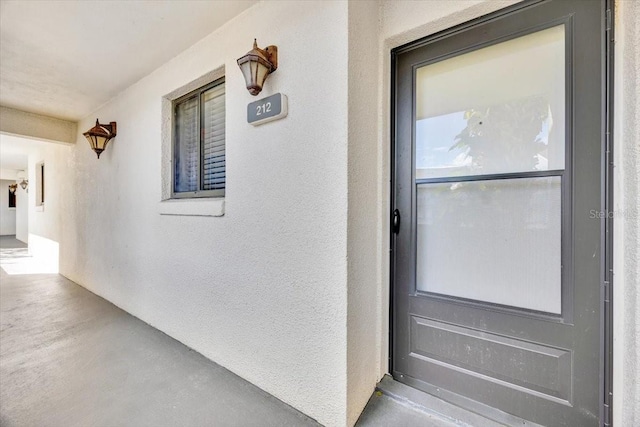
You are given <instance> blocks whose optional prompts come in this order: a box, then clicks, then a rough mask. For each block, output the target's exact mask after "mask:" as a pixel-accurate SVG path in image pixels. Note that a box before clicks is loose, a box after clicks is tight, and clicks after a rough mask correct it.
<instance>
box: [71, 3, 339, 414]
mask: <svg viewBox="0 0 640 427" xmlns="http://www.w3.org/2000/svg"><path fill="white" fill-rule="evenodd" d="M346 12H347V4H346V3H345V2H324V1H304V2H297V1H293V2H264V3H260V4H257V5H256V6H254V7H252V8H251V9H249V10H247V11H245V12H244V13H242V14H241V15H239V16H238V17H236V18H235V19H233V20H232V21H230V22H228V23H227V24H226V25H224V26H223V27H222V28H220V29H219V30H217V31H215V32H214V33H212V34H211V35H209V36H207V37H206V38H205V39H203V40H202V41H200V42H199V43H197V44H196V45H194V46H193V47H191V48H190V49H188V50H187V51H185V52H184V53H182V54H181V55H179V56H178V57H176V58H175V59H173V60H172V61H170V62H169V63H167V64H165V65H164V66H162V67H160V68H159V69H157V70H156V71H155V72H153V73H152V74H150V75H149V76H147V77H145V78H143V79H142V80H140V81H139V82H138V83H137V84H135V85H134V86H132V87H130V88H128V89H127V90H125V91H124V92H122V93H121V94H120V95H119V96H118V97H117V98H115V99H114V100H112V101H111V102H109V103H108V104H106V105H104V106H103V107H102V108H100V109H99V110H98V111H96V112H94V113H93V114H91V116H90V117H87V118H86V119H85V120H82V121H81V122H80V123H79V126H78V133H79V135H78V141H77V144H76V146H75V147H74V148H73V153H72V161H71V162H72V163H71V165H70V167H69V172H70V174H71V176H70V180H71V185H72V186H73V188H74V189H75V197H74V199H72V201H71V202H70V205H69V206H65V207H64V209H63V210H64V213H65V216H68V217H69V220H68V221H65V222H64V225H63V235H64V239H63V246H62V248H61V252H62V256H61V272H62V274H64V275H65V276H67V277H69V278H70V279H72V280H74V281H76V282H78V283H80V284H82V285H83V286H85V287H86V288H88V289H89V290H91V291H93V292H95V293H96V294H98V295H101V296H103V297H105V298H106V299H108V300H109V301H112V302H113V303H115V304H116V305H118V306H120V307H122V308H123V309H125V310H126V311H128V312H130V313H132V314H133V315H135V316H137V317H139V318H141V319H142V320H144V321H146V322H148V323H150V324H151V325H153V326H154V327H156V328H158V329H160V330H162V331H164V332H166V333H167V334H169V335H171V336H172V337H174V338H176V339H178V340H180V341H181V342H183V343H185V344H186V345H188V346H190V347H192V348H194V349H195V350H197V351H199V352H200V353H202V354H203V355H205V356H206V357H208V358H210V359H212V360H214V361H216V362H217V363H219V364H221V365H223V366H225V367H226V368H228V369H230V370H231V371H233V372H235V373H237V374H238V375H240V376H241V377H243V378H245V379H247V380H249V381H250V382H252V383H254V384H256V385H257V386H259V387H261V388H263V389H264V390H266V391H267V392H269V393H271V394H273V395H274V396H276V397H278V398H280V399H282V400H283V401H285V402H287V403H289V404H291V405H293V406H294V407H296V408H297V409H299V410H301V411H303V412H305V413H306V414H308V415H309V416H311V417H313V418H315V419H317V420H318V421H320V422H321V423H323V424H325V425H328V426H342V425H344V424H345V420H346V403H345V402H346V352H347V348H346V339H347V337H346V304H347V301H346V292H347V287H346V282H347V274H346V270H347V261H346V250H347V248H346V229H347V48H348V47H347V45H346V44H345V42H344V41H345V40H346V39H347V13H346ZM254 37H257V39H258V44H259V45H260V46H264V45H267V44H275V45H277V46H278V50H279V67H278V70H277V71H276V72H275V73H274V74H273V75H272V76H271V77H269V80H268V81H267V83H266V85H265V89H264V90H263V92H262V93H261V94H260V97H262V96H267V95H270V94H273V93H276V92H282V93H284V94H286V95H287V96H288V98H289V115H288V117H287V118H285V119H283V120H280V121H276V122H272V123H268V124H265V125H262V126H260V127H253V126H251V125H249V124H247V122H246V106H247V104H248V103H249V102H251V101H254V100H255V99H257V98H254V97H252V96H251V95H249V94H248V92H247V91H246V89H245V85H244V80H243V77H242V75H241V73H240V70H239V69H238V67H237V64H236V59H237V58H238V57H240V56H242V55H243V54H244V53H246V52H247V51H248V50H250V49H251V46H252V43H253V38H254ZM220 66H224V67H225V69H226V93H227V96H226V102H227V104H226V111H227V113H226V114H227V117H226V119H227V126H226V144H227V151H226V155H227V157H226V158H227V190H226V196H225V212H224V216H223V217H195V216H193V217H190V216H169V215H160V214H159V210H160V208H159V202H160V200H161V155H160V147H161V134H160V130H161V99H162V97H163V96H164V95H166V94H168V93H170V92H171V91H173V90H175V89H177V88H179V87H182V86H183V85H185V84H187V83H189V82H190V81H192V80H195V79H197V78H198V77H200V76H201V75H203V74H205V73H207V72H209V71H211V70H214V69H216V68H218V67H220ZM96 117H99V118H100V120H101V121H103V122H109V121H116V122H117V123H118V136H117V137H116V138H115V139H114V140H113V142H111V143H110V145H109V147H108V148H107V150H106V151H105V152H104V153H103V154H102V155H101V157H100V160H97V159H96V156H95V154H94V153H93V152H92V151H91V150H90V149H89V146H88V144H87V143H86V141H85V140H84V138H83V137H82V136H81V135H80V132H82V131H84V130H86V129H88V128H90V127H91V126H92V125H93V123H94V121H95V118H96ZM91 253H100V256H99V257H89V256H87V254H91Z"/></svg>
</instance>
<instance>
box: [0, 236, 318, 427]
mask: <svg viewBox="0 0 640 427" xmlns="http://www.w3.org/2000/svg"><path fill="white" fill-rule="evenodd" d="M29 258H30V257H29V255H28V253H27V249H26V248H25V245H24V244H23V243H22V242H19V241H17V240H15V239H12V238H7V237H2V267H3V268H2V269H0V271H1V272H0V282H1V287H0V301H1V302H0V307H1V314H0V319H1V336H0V384H1V387H0V416H1V418H0V425H2V426H6V427H11V426H54V427H58V426H66V427H71V426H180V425H183V426H205V425H206V426H212V425H237V426H240V425H242V426H315V425H318V424H317V423H316V422H314V421H313V420H311V419H309V418H308V417H306V416H304V415H303V414H301V413H299V412H298V411H296V410H294V409H293V408H291V407H290V406H288V405H285V404H284V403H282V402H281V401H279V400H277V399H276V398H274V397H273V396H270V395H269V394H267V393H265V392H263V391H262V390H260V389H259V388H257V387H255V386H253V385H251V384H250V383H248V382H246V381H244V380H243V379H241V378H239V377H237V376H236V375H234V374H233V373H231V372H229V371H228V370H226V369H224V368H222V367H221V366H219V365H217V364H215V363H213V362H211V361H209V360H207V359H206V358H204V357H203V356H202V355H200V354H198V353H197V352H195V351H192V350H191V349H189V348H187V347H186V346H184V345H182V344H181V343H179V342H178V341H176V340H174V339H172V338H170V337H169V336H167V335H165V334H163V333H162V332H160V331H158V330H156V329H155V328H153V327H151V326H149V325H147V324H146V323H144V322H142V321H140V320H138V319H136V318H135V317H133V316H131V315H129V314H127V313H125V312H124V311H122V310H120V309H119V308H117V307H116V306H114V305H112V304H110V303H109V302H107V301H105V300H104V299H102V298H100V297H98V296H96V295H94V294H92V293H91V292H89V291H87V290H85V289H83V288H82V287H80V286H78V285H77V284H75V283H73V282H71V281H69V280H67V279H65V278H64V277H62V276H60V275H58V274H13V275H11V274H7V272H6V271H5V268H7V267H8V266H13V267H15V265H16V264H19V263H20V262H21V261H22V262H23V263H24V262H29ZM7 270H9V271H11V269H10V268H7Z"/></svg>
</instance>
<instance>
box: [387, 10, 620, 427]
mask: <svg viewBox="0 0 640 427" xmlns="http://www.w3.org/2000/svg"><path fill="white" fill-rule="evenodd" d="M545 1H552V0H524V1H522V2H520V3H517V4H514V5H511V6H508V7H506V8H503V9H499V10H497V11H495V12H491V13H489V14H486V15H483V16H480V17H477V18H474V19H472V20H470V21H466V22H463V23H461V24H458V25H455V26H452V27H450V28H447V29H444V30H441V31H438V32H436V33H433V34H430V35H426V36H424V37H421V38H419V39H417V40H414V41H411V42H408V43H405V44H402V45H400V46H397V47H394V48H392V49H391V52H390V65H391V67H390V73H389V77H390V79H389V93H390V97H389V110H388V111H389V116H388V117H389V127H388V131H389V141H390V145H389V157H388V158H389V175H390V176H389V179H390V187H389V205H388V208H389V211H388V215H389V216H388V220H389V228H388V233H389V234H388V238H389V258H388V259H389V269H388V272H389V307H388V310H389V311H388V316H389V331H388V349H387V351H388V359H387V372H392V371H393V358H394V348H393V347H394V328H395V322H394V315H395V312H394V305H395V301H394V290H395V277H396V266H395V253H396V249H395V246H396V238H395V237H396V234H395V232H394V211H395V209H396V194H395V193H396V190H395V184H396V171H397V166H396V120H395V115H396V110H397V103H396V96H397V93H396V87H397V77H398V76H397V75H396V64H397V59H398V58H397V57H398V54H400V53H401V52H403V51H406V50H410V49H415V48H418V47H420V46H422V45H425V44H427V43H431V42H434V41H435V40H438V39H441V38H445V37H447V36H449V35H451V34H454V33H457V32H460V31H463V30H465V29H467V28H470V27H473V26H476V25H478V24H481V23H485V22H487V21H490V20H492V19H495V18H497V17H501V16H503V15H506V14H509V13H512V12H514V11H517V10H520V9H523V8H526V7H529V6H532V5H534V4H536V3H541V2H545ZM603 4H604V7H605V11H606V12H605V16H606V22H603V23H602V29H603V33H604V34H603V37H604V41H603V42H604V46H603V48H604V49H603V50H604V55H605V58H604V61H603V70H602V71H603V73H602V75H603V81H602V86H601V87H602V89H603V90H604V91H605V93H604V96H603V104H604V105H602V109H601V111H602V112H603V113H602V117H601V120H602V123H603V126H602V128H603V129H605V132H604V134H603V135H601V150H602V151H601V153H604V154H605V155H604V156H602V158H603V160H602V165H601V169H600V173H601V177H600V180H601V188H602V189H603V192H602V203H601V206H602V207H603V208H604V212H605V213H607V214H606V215H604V218H600V220H601V223H600V228H601V241H602V242H603V245H602V247H601V250H600V264H601V271H602V272H603V277H601V278H600V282H601V292H600V300H601V306H602V307H603V309H602V310H601V316H600V317H601V318H600V322H599V324H600V361H601V362H600V364H601V368H600V372H599V377H600V380H599V385H600V401H601V404H600V423H601V425H603V426H610V425H612V419H613V385H612V381H613V285H614V283H613V247H614V246H613V235H614V228H613V227H614V220H613V219H614V218H613V217H614V216H613V215H608V213H609V212H612V211H613V210H612V209H613V206H614V205H613V194H614V181H613V176H614V175H613V158H614V157H613V150H614V144H613V141H614V128H613V123H614V111H613V106H614V71H615V70H614V34H615V13H614V10H615V9H614V7H615V0H603ZM399 221H400V223H402V218H400V219H399ZM563 221H564V220H563ZM456 396H457V395H456ZM441 397H442V396H441ZM457 397H459V398H460V399H459V400H457V399H451V400H452V403H462V402H463V401H464V402H465V403H467V404H469V403H472V404H473V406H474V407H475V409H476V410H477V411H478V412H480V413H481V414H483V415H486V416H488V417H491V418H496V417H497V418H502V417H501V416H500V414H503V413H502V411H500V410H498V409H495V408H491V407H487V406H486V405H484V404H481V403H479V402H476V401H473V400H471V399H468V398H466V397H462V396H457ZM445 400H446V398H445Z"/></svg>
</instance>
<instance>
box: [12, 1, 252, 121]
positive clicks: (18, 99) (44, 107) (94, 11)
mask: <svg viewBox="0 0 640 427" xmlns="http://www.w3.org/2000/svg"><path fill="white" fill-rule="evenodd" d="M254 3H255V1H253V0H252V1H240V0H231V1H221V0H218V1H191V0H168V1H165V0H150V1H140V0H130V1H99V0H84V1H82V0H69V1H14V0H2V1H1V2H0V104H1V105H4V106H7V107H12V108H17V109H20V110H24V111H28V112H33V113H38V114H44V115H47V116H52V117H57V118H61V119H67V120H72V121H77V120H79V119H81V118H84V117H86V116H87V115H89V114H90V113H91V112H93V111H94V110H95V109H96V108H98V107H99V106H100V105H102V104H104V103H105V102H107V101H108V100H109V99H111V98H113V97H114V96H115V95H117V94H118V93H119V92H121V91H122V90H124V89H125V88H127V87H128V86H130V85H131V84H133V83H135V82H136V81H138V80H139V79H140V78H142V77H144V76H145V75H147V74H149V73H150V72H151V71H153V70H155V69H156V68H158V67H159V66H160V65H162V64H163V63H165V62H167V61H168V60H169V59H171V58H173V57H175V56H176V55H177V54H179V53H180V52H182V51H183V50H185V49H186V48H188V47H189V46H191V45H193V44H194V43H195V42H197V41H198V40H200V39H202V38H203V37H205V36H206V35H207V34H209V33H211V32H213V31H214V30H215V29H216V28H218V27H220V26H221V25H222V24H224V23H225V22H227V21H228V20H229V19H231V18H233V17H234V16H236V15H237V14H239V13H240V12H242V11H243V10H245V9H246V8H248V7H249V6H251V5H252V4H254Z"/></svg>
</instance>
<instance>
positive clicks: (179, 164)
mask: <svg viewBox="0 0 640 427" xmlns="http://www.w3.org/2000/svg"><path fill="white" fill-rule="evenodd" d="M198 104H199V102H198V96H197V95H196V96H193V97H191V98H189V99H187V100H185V101H182V102H181V103H179V104H177V105H176V112H175V114H176V135H175V155H174V156H175V183H174V191H175V192H176V193H180V192H185V191H197V190H198V176H199V174H198V157H199V151H200V150H199V146H200V137H199V133H200V132H199V131H198Z"/></svg>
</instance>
